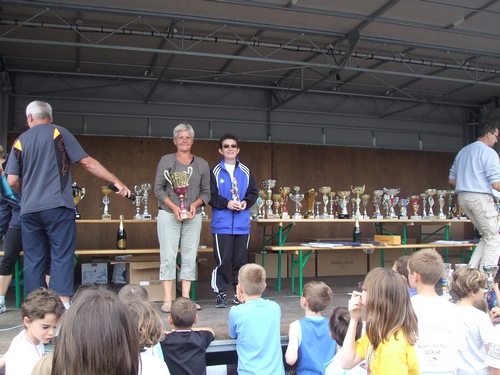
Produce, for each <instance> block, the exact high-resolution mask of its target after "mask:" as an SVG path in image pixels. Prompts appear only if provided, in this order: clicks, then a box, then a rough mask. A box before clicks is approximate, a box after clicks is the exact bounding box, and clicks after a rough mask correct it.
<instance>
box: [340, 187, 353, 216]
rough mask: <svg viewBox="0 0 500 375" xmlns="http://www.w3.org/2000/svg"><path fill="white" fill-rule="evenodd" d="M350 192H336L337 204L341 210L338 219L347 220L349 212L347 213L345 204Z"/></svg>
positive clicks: (347, 201)
mask: <svg viewBox="0 0 500 375" xmlns="http://www.w3.org/2000/svg"><path fill="white" fill-rule="evenodd" d="M350 195H351V192H350V191H348V190H340V191H337V202H338V204H339V206H340V208H341V210H342V211H341V212H340V215H339V219H349V212H348V211H347V204H348V203H349V196H350Z"/></svg>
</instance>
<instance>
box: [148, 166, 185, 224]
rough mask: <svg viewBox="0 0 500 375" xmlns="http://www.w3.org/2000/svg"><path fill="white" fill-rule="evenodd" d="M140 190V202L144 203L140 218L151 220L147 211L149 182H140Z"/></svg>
mask: <svg viewBox="0 0 500 375" xmlns="http://www.w3.org/2000/svg"><path fill="white" fill-rule="evenodd" d="M188 168H191V167H188ZM141 190H142V203H143V204H144V213H143V214H142V220H151V219H152V218H153V217H152V216H151V214H150V213H149V212H148V196H149V191H150V190H151V184H148V183H143V184H141ZM174 191H175V189H174ZM186 191H187V186H186ZM179 197H180V196H179ZM181 218H182V213H181Z"/></svg>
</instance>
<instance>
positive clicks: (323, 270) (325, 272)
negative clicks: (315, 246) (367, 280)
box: [316, 250, 368, 277]
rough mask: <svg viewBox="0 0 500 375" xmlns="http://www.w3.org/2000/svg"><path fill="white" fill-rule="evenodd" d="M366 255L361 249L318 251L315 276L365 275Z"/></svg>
mask: <svg viewBox="0 0 500 375" xmlns="http://www.w3.org/2000/svg"><path fill="white" fill-rule="evenodd" d="M367 256H368V255H367V254H366V253H365V252H364V251H362V250H345V251H344V250H337V251H318V252H317V254H316V259H317V268H316V273H317V276H318V277H320V276H350V275H366V268H367Z"/></svg>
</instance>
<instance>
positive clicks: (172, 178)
mask: <svg viewBox="0 0 500 375" xmlns="http://www.w3.org/2000/svg"><path fill="white" fill-rule="evenodd" d="M163 175H164V176H165V179H166V180H167V181H168V182H169V183H170V185H172V188H173V189H174V192H175V193H176V194H177V195H178V196H179V199H180V201H181V204H180V209H181V213H180V217H181V220H184V219H190V218H191V212H189V211H188V210H187V207H186V203H185V202H184V196H185V194H186V193H187V191H188V186H189V179H190V178H191V176H192V175H193V167H191V166H189V167H187V170H186V171H182V172H170V171H168V170H165V171H164V172H163ZM143 185H145V184H143ZM148 185H149V184H148ZM149 188H151V185H149ZM143 189H144V187H143ZM144 199H145V202H144V215H143V217H144V219H146V217H145V216H146V213H147V194H146V192H144ZM149 218H151V215H149Z"/></svg>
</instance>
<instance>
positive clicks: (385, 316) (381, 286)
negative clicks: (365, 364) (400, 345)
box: [363, 267, 418, 350]
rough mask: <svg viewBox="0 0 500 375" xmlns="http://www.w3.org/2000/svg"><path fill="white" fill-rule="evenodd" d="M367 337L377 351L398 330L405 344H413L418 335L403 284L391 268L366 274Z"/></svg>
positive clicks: (377, 269)
mask: <svg viewBox="0 0 500 375" xmlns="http://www.w3.org/2000/svg"><path fill="white" fill-rule="evenodd" d="M363 286H364V287H365V289H366V293H367V296H366V335H367V336H368V339H369V340H370V343H371V344H372V345H373V349H374V350H375V349H377V347H378V345H380V344H381V343H382V342H383V341H387V340H389V339H390V338H391V337H392V336H393V335H394V337H395V338H396V339H397V335H398V331H399V330H400V329H401V330H402V331H403V336H404V338H405V339H406V341H407V342H408V344H410V345H413V344H415V342H416V339H417V334H418V324H417V316H416V314H415V311H414V310H413V307H412V305H411V302H410V295H409V293H408V287H407V286H406V283H405V281H404V280H403V278H402V277H401V275H399V274H398V273H397V272H395V271H393V270H392V269H385V268H380V267H378V268H375V269H373V270H372V271H370V272H369V273H368V275H366V278H365V281H364V283H363Z"/></svg>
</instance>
